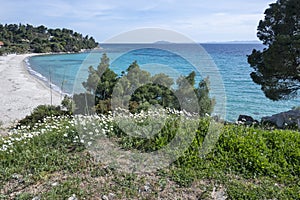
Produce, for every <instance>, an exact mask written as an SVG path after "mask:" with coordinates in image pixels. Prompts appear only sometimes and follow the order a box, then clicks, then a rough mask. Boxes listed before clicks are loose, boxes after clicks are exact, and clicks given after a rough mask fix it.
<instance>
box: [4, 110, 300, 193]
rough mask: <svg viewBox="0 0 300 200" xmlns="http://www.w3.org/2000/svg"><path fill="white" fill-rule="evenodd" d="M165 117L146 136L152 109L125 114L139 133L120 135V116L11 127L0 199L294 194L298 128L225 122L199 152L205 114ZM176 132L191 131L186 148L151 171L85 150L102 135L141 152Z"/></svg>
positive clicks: (298, 183) (299, 187) (299, 163)
mask: <svg viewBox="0 0 300 200" xmlns="http://www.w3.org/2000/svg"><path fill="white" fill-rule="evenodd" d="M159 115H160V116H164V114H162V113H160V114H159ZM151 116H155V117H154V118H153V117H152V118H151ZM165 116H171V117H170V118H167V120H166V121H164V123H163V126H162V128H161V129H159V130H160V131H158V132H155V133H156V134H154V135H149V130H153V129H150V128H149V127H151V126H150V125H151V124H152V125H153V124H157V122H158V121H162V118H159V117H158V116H157V113H156V114H155V113H150V114H149V113H148V114H147V113H145V114H144V115H138V116H136V115H135V116H131V119H134V123H138V125H143V126H147V127H148V129H147V130H144V132H141V131H137V132H135V134H138V133H144V135H142V136H145V137H141V135H134V132H132V134H133V135H130V134H126V133H128V131H129V130H134V128H136V127H135V126H133V127H131V126H130V125H132V124H133V121H126V120H128V116H127V117H125V118H122V117H121V118H120V115H119V116H115V115H114V116H113V115H110V116H104V115H103V116H97V117H96V116H94V117H84V116H82V118H80V120H79V121H78V119H76V118H70V117H66V116H64V117H61V116H56V117H51V116H49V117H47V118H46V119H45V120H44V122H40V123H36V124H35V125H31V126H25V125H23V126H19V127H18V128H17V129H14V130H11V134H10V135H9V136H6V137H3V138H1V139H0V166H1V167H0V199H32V198H34V197H39V198H41V199H68V198H69V197H72V196H76V198H78V199H101V198H105V197H107V198H114V199H158V198H161V199H188V198H190V199H214V198H218V197H227V198H228V199H300V194H299V191H300V179H299V174H300V134H299V132H297V131H290V130H264V129H261V128H253V127H246V126H238V125H226V126H224V127H223V129H222V133H221V135H220V137H219V139H218V142H217V143H216V145H215V146H214V148H213V149H212V151H211V152H210V153H208V154H206V155H205V156H204V157H199V151H200V150H201V149H202V142H203V141H204V138H205V136H206V135H207V131H208V128H209V123H210V119H209V118H203V119H200V120H199V119H194V118H191V117H186V116H185V118H184V120H183V121H182V120H181V121H178V120H179V118H178V113H171V114H170V113H168V114H167V115H165ZM123 117H124V116H123ZM122 119H123V120H122ZM120 121H122V122H123V124H121V125H120V123H119V122H120ZM79 122H80V123H79ZM183 122H184V123H183ZM180 123H183V125H181V126H179V125H178V124H180ZM126 124H127V125H128V126H126ZM184 125H188V126H189V127H193V126H195V127H196V128H197V130H196V131H195V133H194V132H192V131H191V129H188V128H183V127H184ZM120 127H121V128H120ZM122 127H123V128H122ZM124 127H126V129H125V128H124ZM151 128H153V127H151ZM178 130H179V131H178ZM147 131H148V132H147ZM147 134H148V135H147ZM176 134H179V135H181V136H186V135H191V134H192V135H193V137H192V140H191V141H190V143H189V146H188V148H187V149H185V150H184V151H183V152H175V154H176V155H177V156H178V157H176V159H175V161H174V162H172V164H171V165H170V166H168V167H165V168H161V169H157V170H155V171H150V172H137V173H129V172H126V171H122V170H120V169H118V168H117V166H115V165H112V164H107V163H105V162H104V161H102V160H99V162H98V161H97V159H96V158H95V157H94V156H93V155H92V153H91V152H92V150H94V149H93V148H92V147H93V146H95V144H97V141H98V140H99V139H102V138H103V137H104V138H106V139H109V140H110V141H113V142H114V144H117V145H118V146H119V147H120V148H121V149H124V150H126V152H140V153H147V152H151V151H154V150H160V149H162V148H164V146H166V145H167V144H168V143H170V141H172V140H173V139H174V138H176V136H175V135H176ZM150 136H151V137H150ZM173 153H174V152H173ZM177 153H178V154H177ZM175 154H172V155H175Z"/></svg>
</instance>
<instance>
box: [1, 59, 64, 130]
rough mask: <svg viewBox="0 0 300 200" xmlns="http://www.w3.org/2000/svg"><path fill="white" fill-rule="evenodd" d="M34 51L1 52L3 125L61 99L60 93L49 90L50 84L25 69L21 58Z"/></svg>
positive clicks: (10, 123) (56, 103)
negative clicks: (16, 53) (20, 52)
mask: <svg viewBox="0 0 300 200" xmlns="http://www.w3.org/2000/svg"><path fill="white" fill-rule="evenodd" d="M33 55H35V54H23V55H15V54H12V55H8V56H0V124H2V126H3V127H4V128H5V127H9V126H11V125H12V124H13V123H14V122H15V121H16V120H20V119H22V118H24V117H25V116H26V115H28V114H30V113H31V112H32V110H33V109H34V108H35V107H37V106H38V105H41V104H47V105H50V104H51V102H52V104H53V105H59V104H60V102H61V95H60V94H59V93H57V92H55V91H52V92H50V88H49V87H47V86H46V85H45V84H44V83H42V82H41V81H39V80H38V79H36V78H35V77H33V76H32V75H30V74H29V73H28V71H27V69H26V66H25V62H24V59H25V58H27V57H29V56H33ZM51 93H52V95H51ZM51 96H52V101H51Z"/></svg>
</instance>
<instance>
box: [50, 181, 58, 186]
mask: <svg viewBox="0 0 300 200" xmlns="http://www.w3.org/2000/svg"><path fill="white" fill-rule="evenodd" d="M58 185H59V183H58V182H54V183H52V184H51V186H52V187H56V186H58Z"/></svg>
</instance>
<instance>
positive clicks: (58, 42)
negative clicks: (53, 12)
mask: <svg viewBox="0 0 300 200" xmlns="http://www.w3.org/2000/svg"><path fill="white" fill-rule="evenodd" d="M0 41H2V42H4V47H2V48H1V51H0V55H1V54H4V53H27V52H34V53H46V52H78V51H80V50H81V49H93V48H95V47H97V45H98V43H96V42H95V40H94V38H93V37H88V36H85V37H84V36H83V35H82V34H79V33H77V32H74V31H72V30H69V29H65V28H64V29H48V28H47V27H45V26H38V27H33V26H32V25H29V24H27V25H23V24H19V25H17V24H5V25H2V24H0Z"/></svg>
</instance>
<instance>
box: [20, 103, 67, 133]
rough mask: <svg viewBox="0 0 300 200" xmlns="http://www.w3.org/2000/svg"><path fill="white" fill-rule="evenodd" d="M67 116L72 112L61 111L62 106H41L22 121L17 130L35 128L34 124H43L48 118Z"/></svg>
mask: <svg viewBox="0 0 300 200" xmlns="http://www.w3.org/2000/svg"><path fill="white" fill-rule="evenodd" d="M67 115H70V112H68V111H63V110H61V107H60V106H50V105H40V106H38V107H36V108H35V109H34V110H33V112H32V113H31V114H30V115H28V116H26V117H25V118H24V119H22V120H20V121H19V122H18V125H17V126H16V128H18V127H19V126H30V127H33V126H34V124H36V123H38V122H43V121H44V119H45V118H46V117H51V116H67Z"/></svg>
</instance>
